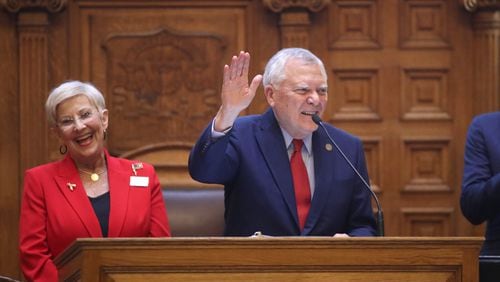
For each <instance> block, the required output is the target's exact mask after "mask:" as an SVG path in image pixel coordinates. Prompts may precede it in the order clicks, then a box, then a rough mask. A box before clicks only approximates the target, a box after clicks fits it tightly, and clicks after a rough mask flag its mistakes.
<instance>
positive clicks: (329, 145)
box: [325, 143, 333, 152]
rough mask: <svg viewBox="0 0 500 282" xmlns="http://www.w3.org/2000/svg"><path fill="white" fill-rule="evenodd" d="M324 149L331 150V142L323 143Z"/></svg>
mask: <svg viewBox="0 0 500 282" xmlns="http://www.w3.org/2000/svg"><path fill="white" fill-rule="evenodd" d="M325 149H326V150H327V151H328V152H330V151H331V150H333V147H332V144H330V143H326V144H325Z"/></svg>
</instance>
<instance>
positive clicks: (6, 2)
mask: <svg viewBox="0 0 500 282" xmlns="http://www.w3.org/2000/svg"><path fill="white" fill-rule="evenodd" d="M66 3H67V0H0V7H5V9H6V10H7V11H9V12H11V13H18V12H19V11H21V10H46V11H49V12H51V13H57V12H60V11H62V10H63V9H64V8H65V7H66Z"/></svg>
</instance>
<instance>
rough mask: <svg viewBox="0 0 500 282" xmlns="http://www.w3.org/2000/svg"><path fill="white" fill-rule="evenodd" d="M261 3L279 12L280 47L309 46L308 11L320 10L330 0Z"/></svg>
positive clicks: (309, 23)
mask: <svg viewBox="0 0 500 282" xmlns="http://www.w3.org/2000/svg"><path fill="white" fill-rule="evenodd" d="M262 3H263V4H264V6H265V7H267V8H268V9H269V10H271V11H273V12H275V13H279V14H280V23H279V26H280V33H281V47H304V48H309V26H310V25H311V21H310V20H309V16H310V15H309V12H312V13H317V12H319V11H321V10H322V9H323V8H325V7H326V6H327V5H328V4H330V0H262Z"/></svg>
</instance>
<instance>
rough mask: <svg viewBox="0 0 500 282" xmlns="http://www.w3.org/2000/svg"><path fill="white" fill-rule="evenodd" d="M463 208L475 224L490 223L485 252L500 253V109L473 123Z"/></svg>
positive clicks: (464, 213)
mask: <svg viewBox="0 0 500 282" xmlns="http://www.w3.org/2000/svg"><path fill="white" fill-rule="evenodd" d="M460 207H461V209H462V213H463V215H464V216H465V217H466V218H467V219H468V220H469V221H470V222H471V223H472V224H476V225H477V224H481V223H483V222H485V221H486V222H487V225H486V234H485V241H484V244H483V247H482V249H481V255H500V111H497V112H491V113H485V114H481V115H479V116H477V117H475V118H474V119H473V120H472V122H471V124H470V126H469V130H468V132H467V140H466V144H465V157H464V174H463V179H462V193H461V196H460Z"/></svg>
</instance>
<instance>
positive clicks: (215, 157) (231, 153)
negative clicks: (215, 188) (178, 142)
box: [188, 124, 238, 184]
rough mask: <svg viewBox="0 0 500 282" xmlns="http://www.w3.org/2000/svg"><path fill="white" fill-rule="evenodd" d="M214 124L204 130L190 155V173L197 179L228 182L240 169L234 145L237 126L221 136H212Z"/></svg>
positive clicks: (210, 181)
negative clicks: (233, 140)
mask: <svg viewBox="0 0 500 282" xmlns="http://www.w3.org/2000/svg"><path fill="white" fill-rule="evenodd" d="M211 128H212V125H211V124H209V125H208V127H207V128H206V129H205V130H204V131H203V133H202V135H201V136H200V138H199V139H198V141H197V142H196V144H195V146H194V147H193V149H192V150H191V153H190V155H189V164H188V167H189V173H190V175H191V177H192V178H193V179H195V180H197V181H200V182H204V183H217V184H226V183H229V182H231V180H232V179H233V178H234V176H235V174H236V172H237V170H238V157H237V156H238V154H237V153H236V151H235V149H234V147H233V146H232V143H233V142H231V140H232V139H235V138H236V137H235V136H234V134H233V133H234V131H235V130H236V126H233V129H232V130H231V131H230V132H229V133H228V134H227V135H226V136H223V137H220V138H213V137H212V136H211Z"/></svg>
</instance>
